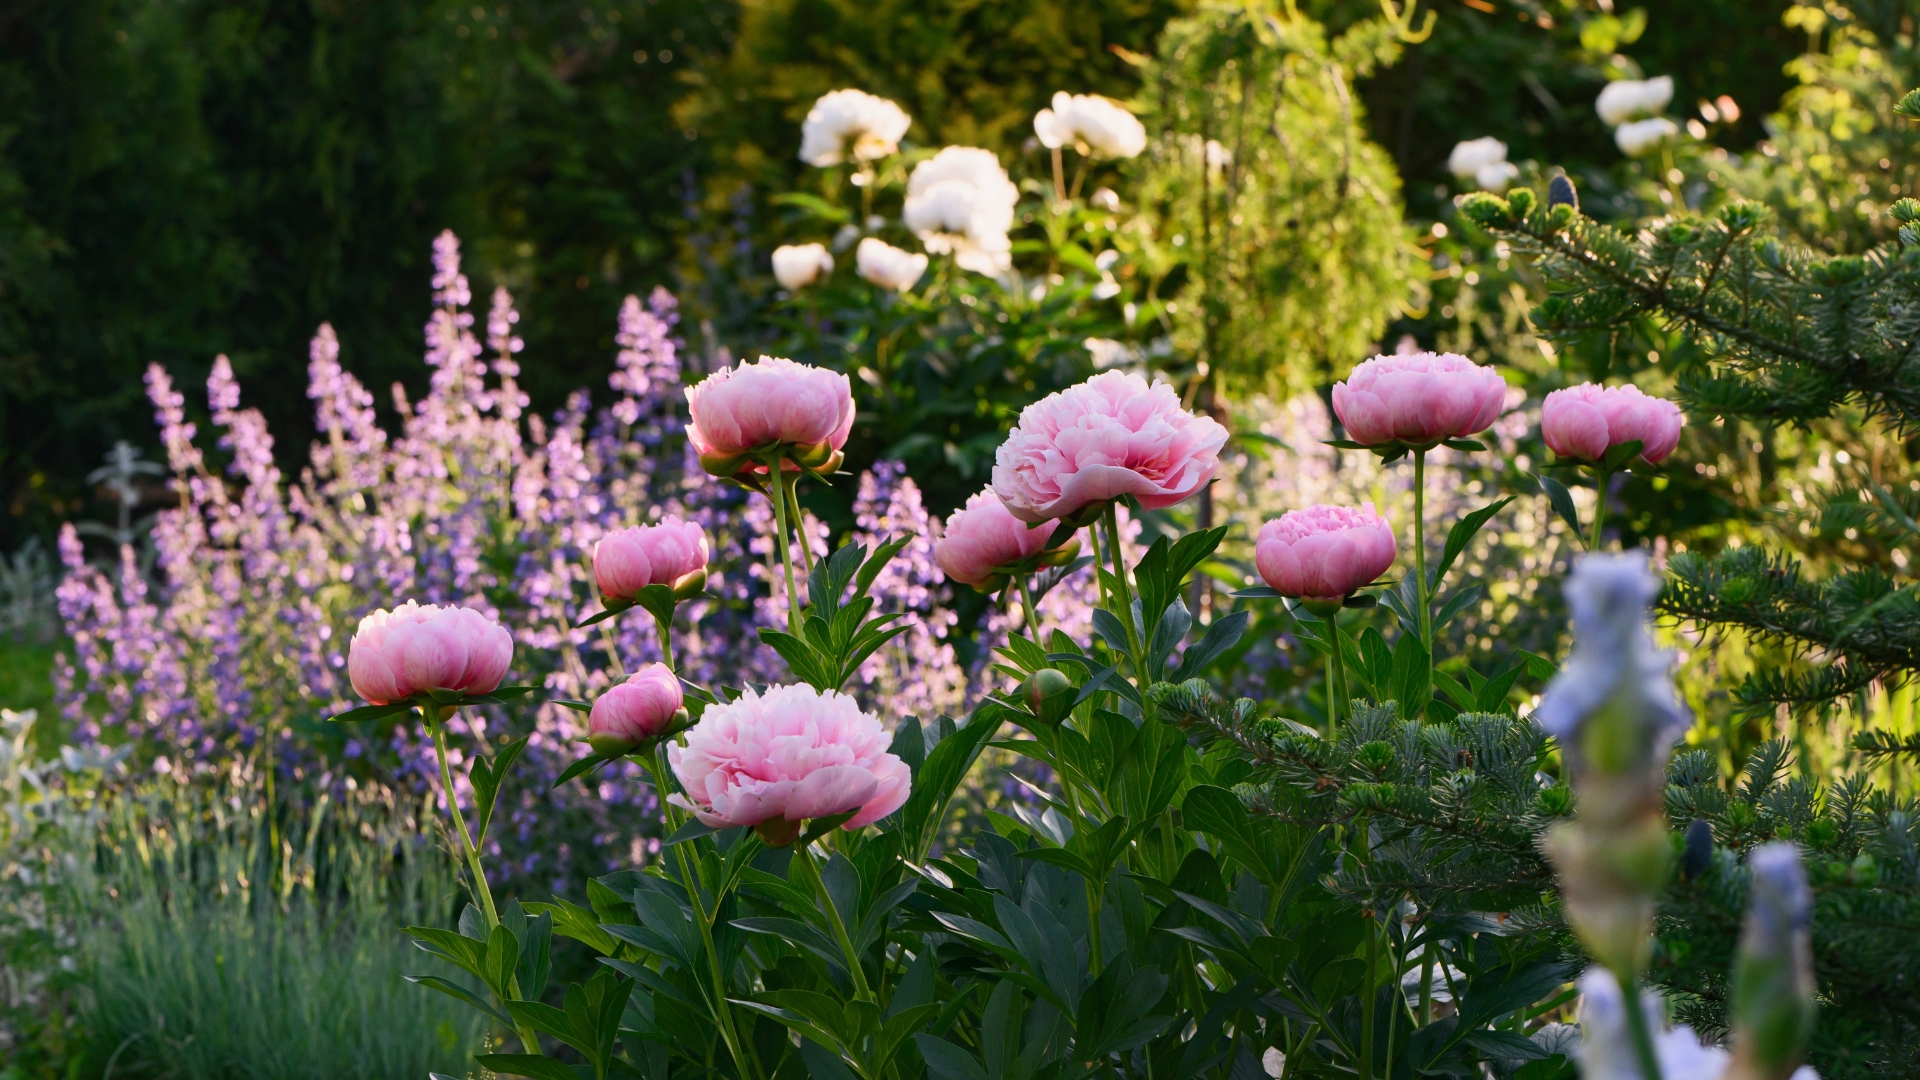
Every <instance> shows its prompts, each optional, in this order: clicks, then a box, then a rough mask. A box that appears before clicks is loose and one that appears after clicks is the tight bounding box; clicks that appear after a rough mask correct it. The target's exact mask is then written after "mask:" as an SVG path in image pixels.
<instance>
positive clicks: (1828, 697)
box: [1660, 547, 1920, 712]
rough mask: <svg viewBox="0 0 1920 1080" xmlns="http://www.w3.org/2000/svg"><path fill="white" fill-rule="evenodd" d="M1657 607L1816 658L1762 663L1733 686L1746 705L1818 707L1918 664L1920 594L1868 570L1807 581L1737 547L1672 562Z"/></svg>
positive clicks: (1775, 559)
mask: <svg viewBox="0 0 1920 1080" xmlns="http://www.w3.org/2000/svg"><path fill="white" fill-rule="evenodd" d="M1668 571H1669V574H1670V577H1669V578H1668V581H1667V589H1666V592H1665V593H1664V594H1662V596H1661V598H1660V609H1661V610H1662V611H1663V612H1665V613H1667V614H1669V615H1674V616H1678V617H1680V618H1683V619H1688V620H1693V621H1697V622H1700V623H1703V624H1707V625H1730V626H1738V627H1740V628H1742V629H1744V630H1746V631H1747V632H1748V633H1750V634H1752V635H1753V636H1755V637H1758V638H1762V639H1768V640H1772V641H1775V642H1778V643H1780V644H1783V645H1786V646H1787V647H1788V648H1789V649H1790V650H1792V651H1793V652H1794V653H1796V654H1805V653H1808V652H1812V651H1814V650H1818V651H1819V652H1820V654H1821V660H1820V662H1819V663H1818V664H1814V665H1806V666H1803V667H1798V668H1766V669H1763V670H1761V671H1758V672H1756V673H1755V674H1753V675H1751V676H1749V677H1748V678H1747V679H1746V681H1745V682H1743V683H1742V684H1741V685H1740V686H1739V687H1737V688H1735V690H1734V691H1733V693H1734V698H1735V700H1736V701H1737V702H1738V703H1739V704H1740V706H1742V707H1743V708H1746V709H1749V710H1757V711H1762V712H1771V711H1772V710H1773V708H1774V706H1775V705H1776V704H1779V703H1786V704H1788V705H1793V706H1806V705H1814V704H1819V703H1822V702H1828V701H1832V700H1834V699H1836V698H1840V697H1845V696H1846V695H1848V694H1854V693H1858V692H1860V691H1861V690H1864V689H1865V688H1866V687H1867V686H1868V685H1869V684H1870V683H1872V682H1874V681H1876V680H1883V681H1885V680H1895V679H1900V678H1904V677H1906V675H1907V673H1909V672H1912V671H1915V670H1920V596H1916V595H1915V593H1914V591H1913V588H1912V586H1911V585H1902V584H1900V583H1898V582H1896V581H1894V580H1893V579H1892V578H1889V577H1888V576H1887V575H1886V574H1884V573H1882V572H1881V571H1880V570H1878V569H1876V568H1873V567H1864V568H1861V569H1858V570H1849V571H1845V572H1842V573H1839V574H1836V575H1834V576H1832V577H1828V578H1824V579H1819V580H1809V579H1808V578H1807V577H1806V575H1805V574H1804V573H1803V571H1802V569H1801V567H1800V564H1799V562H1798V561H1797V560H1795V559H1793V558H1791V557H1789V556H1786V555H1782V554H1780V553H1778V552H1773V551H1768V550H1766V549H1764V548H1756V547H1746V548H1734V549H1732V550H1729V551H1724V552H1721V553H1720V554H1719V555H1717V556H1715V557H1713V558H1706V557H1703V556H1700V555H1698V554H1695V553H1693V552H1684V553H1682V554H1679V555H1675V556H1674V557H1673V558H1672V559H1671V560H1670V561H1669V562H1668Z"/></svg>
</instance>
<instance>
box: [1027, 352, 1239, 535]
mask: <svg viewBox="0 0 1920 1080" xmlns="http://www.w3.org/2000/svg"><path fill="white" fill-rule="evenodd" d="M1226 441H1227V429H1226V428H1223V427H1221V426H1220V425H1219V424H1218V423H1216V422H1215V421H1214V420H1213V418H1212V417H1209V416H1195V415H1194V414H1193V413H1190V412H1188V411H1186V410H1185V409H1183V408H1181V407H1180V397H1179V395H1178V394H1175V393H1174V391H1173V387H1171V386H1169V385H1167V384H1166V383H1164V382H1157V383H1154V384H1153V386H1152V387H1151V388H1149V387H1148V385H1147V380H1146V379H1144V378H1141V377H1140V376H1139V375H1135V374H1131V373H1129V372H1123V371H1103V372H1101V373H1100V374H1098V375H1095V376H1094V377H1093V378H1091V379H1088V380H1087V381H1086V382H1083V383H1081V384H1080V385H1078V386H1074V387H1069V388H1068V389H1066V390H1062V391H1060V392H1059V393H1056V394H1049V395H1047V396H1046V397H1044V398H1042V399H1040V400H1039V401H1036V402H1034V403H1033V404H1031V405H1029V406H1027V407H1026V409H1025V410H1023V411H1022V412H1021V413H1020V423H1019V424H1017V425H1015V426H1014V429H1013V431H1012V432H1010V433H1009V434H1008V435H1007V441H1006V442H1003V443H1001V444H1000V449H999V451H998V452H997V453H996V454H995V457H994V466H993V490H994V492H995V493H996V494H998V495H999V496H1000V501H1001V502H1003V503H1005V504H1006V507H1007V510H1008V511H1009V512H1010V513H1012V514H1013V516H1014V517H1017V518H1019V519H1020V520H1022V521H1046V520H1049V519H1051V518H1064V517H1071V516H1073V515H1074V514H1076V513H1078V512H1080V511H1081V510H1083V509H1085V508H1087V507H1089V506H1095V505H1098V504H1101V503H1105V502H1107V501H1109V500H1112V499H1116V498H1119V497H1120V496H1122V495H1132V496H1133V497H1134V498H1136V499H1138V500H1139V501H1140V505H1141V506H1143V507H1145V508H1146V509H1148V510H1158V509H1161V508H1162V507H1167V506H1172V505H1173V504H1175V503H1177V502H1180V501H1181V500H1183V499H1186V498H1188V497H1189V496H1191V495H1193V494H1194V493H1195V492H1197V491H1199V490H1200V489H1201V488H1202V487H1204V486H1206V483H1207V481H1209V480H1211V479H1212V478H1213V472H1214V470H1215V469H1217V468H1218V467H1219V465H1220V448H1221V447H1222V446H1224V445H1225V444H1226Z"/></svg>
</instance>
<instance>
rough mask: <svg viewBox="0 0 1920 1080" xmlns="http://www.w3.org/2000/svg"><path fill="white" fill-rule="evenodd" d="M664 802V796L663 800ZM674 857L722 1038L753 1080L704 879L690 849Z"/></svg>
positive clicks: (716, 902)
mask: <svg viewBox="0 0 1920 1080" xmlns="http://www.w3.org/2000/svg"><path fill="white" fill-rule="evenodd" d="M662 799H663V802H664V796H663V797H662ZM674 854H675V856H676V857H677V859H678V861H679V863H680V879H681V882H682V883H683V884H684V885H685V886H686V887H687V899H688V900H689V901H691V902H692V903H693V915H694V919H693V924H694V926H695V927H696V928H698V929H699V931H700V947H701V949H702V950H703V951H704V952H705V953H706V954H707V974H708V976H709V977H710V978H711V979H712V980H713V999H712V1001H711V1003H710V1004H711V1005H712V1008H713V1016H714V1019H715V1020H716V1021H717V1022H718V1023H719V1025H720V1038H721V1039H722V1040H723V1041H725V1042H726V1044H727V1053H729V1054H731V1055H733V1063H734V1065H735V1066H736V1067H737V1068H739V1070H740V1075H741V1076H742V1077H748V1076H751V1075H752V1074H753V1073H756V1072H758V1071H759V1070H758V1069H757V1068H756V1067H755V1063H753V1062H749V1060H748V1059H747V1056H746V1052H745V1051H743V1050H742V1049H741V1043H740V1033H739V1032H738V1031H736V1030H735V1029H734V1024H733V1006H732V1005H729V1004H728V1003H727V975H726V972H725V971H723V970H722V969H721V967H720V954H719V953H718V952H717V951H716V950H715V949H714V947H713V925H712V923H711V922H710V920H709V919H708V917H707V910H706V903H705V902H704V901H702V900H701V899H700V879H699V878H698V877H697V876H696V875H695V874H694V872H693V865H692V860H691V859H689V858H688V857H687V845H686V844H677V845H675V846H674ZM713 908H714V911H716V912H718V911H719V910H720V898H719V897H718V896H715V897H714V898H713Z"/></svg>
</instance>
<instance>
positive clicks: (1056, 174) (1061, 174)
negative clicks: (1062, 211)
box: [1053, 146, 1067, 203]
mask: <svg viewBox="0 0 1920 1080" xmlns="http://www.w3.org/2000/svg"><path fill="white" fill-rule="evenodd" d="M1053 201H1054V202H1056V203H1063V202H1066V201H1067V167H1066V164H1065V163H1064V162H1062V161H1061V160H1060V148H1059V147H1057V146H1056V147H1054V148H1053Z"/></svg>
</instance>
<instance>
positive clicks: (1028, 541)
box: [933, 488, 1053, 585]
mask: <svg viewBox="0 0 1920 1080" xmlns="http://www.w3.org/2000/svg"><path fill="white" fill-rule="evenodd" d="M1052 536H1053V527H1052V526H1050V525H1041V526H1039V527H1038V528H1028V527H1027V523H1026V522H1024V521H1021V520H1020V519H1019V518H1016V517H1014V516H1013V515H1012V514H1011V513H1008V512H1007V507H1006V504H1005V503H1003V502H1001V501H1000V496H998V495H995V494H994V493H993V489H992V488H988V489H987V490H985V491H981V492H976V493H975V494H974V495H973V497H972V498H970V499H968V500H967V505H966V506H965V507H964V508H963V509H960V510H955V511H954V512H953V516H952V517H949V518H948V519H947V531H946V535H945V536H942V537H941V538H940V539H938V540H936V541H934V544H933V561H934V562H935V563H937V564H939V566H940V572H941V573H943V574H945V575H947V577H948V578H949V579H951V580H953V581H957V582H959V583H960V584H962V585H979V584H980V583H982V582H984V581H987V580H989V579H991V578H993V577H995V576H997V575H996V573H995V568H996V567H1007V566H1009V565H1011V564H1014V563H1020V562H1024V561H1026V560H1028V559H1031V558H1033V557H1034V556H1036V555H1038V554H1040V552H1041V551H1043V550H1045V549H1046V546H1047V540H1048V539H1049V538H1050V537H1052ZM1002 572H1004V570H1003V571H1002ZM1002 584H1004V581H1003V582H1002Z"/></svg>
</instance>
